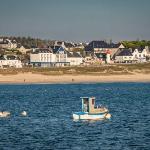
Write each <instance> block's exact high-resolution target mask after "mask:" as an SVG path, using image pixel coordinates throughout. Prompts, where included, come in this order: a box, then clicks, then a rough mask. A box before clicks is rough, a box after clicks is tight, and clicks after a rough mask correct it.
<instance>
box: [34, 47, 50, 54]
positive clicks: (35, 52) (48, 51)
mask: <svg viewBox="0 0 150 150" xmlns="http://www.w3.org/2000/svg"><path fill="white" fill-rule="evenodd" d="M38 53H52V49H50V48H49V49H47V48H43V49H35V51H33V52H32V54H38Z"/></svg>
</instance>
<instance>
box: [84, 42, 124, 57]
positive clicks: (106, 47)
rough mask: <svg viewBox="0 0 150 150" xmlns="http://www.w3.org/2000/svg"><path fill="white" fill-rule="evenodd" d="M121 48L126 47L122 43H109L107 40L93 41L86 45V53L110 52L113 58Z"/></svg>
mask: <svg viewBox="0 0 150 150" xmlns="http://www.w3.org/2000/svg"><path fill="white" fill-rule="evenodd" d="M119 48H125V47H124V46H123V44H121V43H117V44H114V43H107V42H105V41H92V42H90V43H89V44H88V45H87V46H86V47H85V54H86V55H94V53H101V52H103V53H105V52H106V53H107V52H108V51H109V52H110V55H111V58H113V56H114V54H115V53H116V52H117V51H118V49H119Z"/></svg>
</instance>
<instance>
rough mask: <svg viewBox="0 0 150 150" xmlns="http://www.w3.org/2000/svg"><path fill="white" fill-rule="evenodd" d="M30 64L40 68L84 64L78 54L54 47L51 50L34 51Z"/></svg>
mask: <svg viewBox="0 0 150 150" xmlns="http://www.w3.org/2000/svg"><path fill="white" fill-rule="evenodd" d="M30 63H31V64H32V65H33V66H39V67H52V66H57V67H60V66H70V65H74V66H76V65H80V64H82V63H83V58H82V56H81V55H80V54H79V53H77V52H68V51H66V50H65V49H64V48H63V47H61V46H54V47H52V48H51V49H36V50H35V51H33V52H32V53H31V54H30Z"/></svg>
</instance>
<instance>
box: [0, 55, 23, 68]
mask: <svg viewBox="0 0 150 150" xmlns="http://www.w3.org/2000/svg"><path fill="white" fill-rule="evenodd" d="M0 67H1V68H7V67H14V68H22V63H21V61H20V60H19V58H18V57H17V56H15V55H3V56H1V57H0Z"/></svg>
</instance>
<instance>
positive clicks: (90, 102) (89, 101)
mask: <svg viewBox="0 0 150 150" xmlns="http://www.w3.org/2000/svg"><path fill="white" fill-rule="evenodd" d="M81 100H82V112H88V113H90V114H98V113H105V112H108V109H106V108H105V107H101V106H95V97H81Z"/></svg>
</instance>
